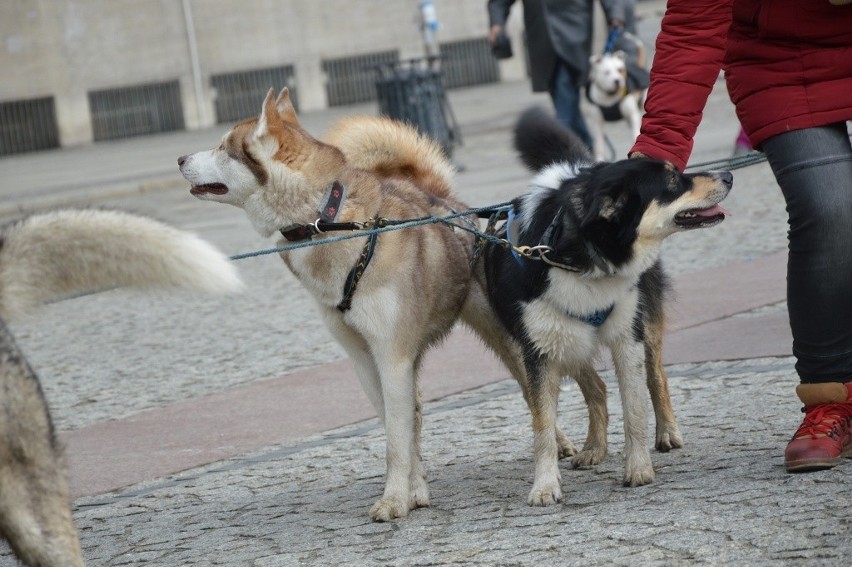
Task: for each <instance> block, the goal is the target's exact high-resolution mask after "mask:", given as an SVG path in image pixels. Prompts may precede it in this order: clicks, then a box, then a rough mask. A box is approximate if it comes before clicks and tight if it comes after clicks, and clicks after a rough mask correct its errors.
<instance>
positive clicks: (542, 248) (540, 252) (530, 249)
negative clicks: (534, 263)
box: [514, 244, 553, 260]
mask: <svg viewBox="0 0 852 567" xmlns="http://www.w3.org/2000/svg"><path fill="white" fill-rule="evenodd" d="M514 249H515V251H516V252H517V253H518V254H520V255H521V256H523V257H524V258H530V259H532V260H540V259H541V258H542V257H543V256H544V255H545V254H548V253H550V252H553V248H551V247H550V246H547V245H545V244H538V245H536V246H514Z"/></svg>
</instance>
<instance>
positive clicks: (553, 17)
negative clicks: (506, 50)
mask: <svg viewBox="0 0 852 567" xmlns="http://www.w3.org/2000/svg"><path fill="white" fill-rule="evenodd" d="M628 1H629V0H600V3H601V6H602V7H603V9H604V12H605V13H606V16H607V19H608V20H609V23H610V24H611V25H616V26H623V25H624V18H625V6H626V3H627V2H628ZM514 2H515V0H488V18H489V20H490V24H491V29H490V31H489V34H488V39H489V41H490V42H491V44H492V45H494V43H495V42H496V39H497V36H498V34H499V33H500V32H501V31H503V29H504V28H505V26H506V20H508V18H509V11H510V9H511V7H512V4H514ZM523 5H524V27H525V30H526V40H527V52H528V54H529V62H530V71H531V74H532V87H533V91H535V92H543V91H547V92H549V93H550V97H551V98H552V99H553V106H554V107H555V109H556V117H557V118H558V119H559V120H560V121H561V122H562V123H563V124H565V125H566V126H568V127H569V128H570V129H571V130H573V131H574V132H575V133H576V134H577V135H578V136H580V138H581V139H582V140H583V141H584V142H586V144H587V145H589V147H591V146H592V137H591V136H590V135H589V130H588V128H587V127H586V121H585V120H584V119H583V115H582V113H581V112H580V89H581V87H583V86H584V85H585V83H586V79H587V78H588V74H589V59H590V57H591V56H592V33H593V30H594V27H593V24H594V22H593V15H594V3H593V0H523Z"/></svg>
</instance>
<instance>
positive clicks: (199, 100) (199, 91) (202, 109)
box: [182, 0, 209, 128]
mask: <svg viewBox="0 0 852 567" xmlns="http://www.w3.org/2000/svg"><path fill="white" fill-rule="evenodd" d="M182 3H183V20H184V22H185V23H186V41H187V44H188V45H189V60H190V62H191V65H192V79H193V85H194V87H195V88H194V90H195V107H196V109H197V110H196V115H197V117H198V126H199V127H202V128H203V127H205V126H209V123H208V122H207V103H206V102H205V100H204V83H203V82H202V80H201V63H200V62H199V58H198V42H197V41H196V39H195V24H194V22H193V20H192V8H191V7H190V5H189V0H182Z"/></svg>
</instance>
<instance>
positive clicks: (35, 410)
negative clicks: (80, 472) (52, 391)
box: [0, 319, 83, 567]
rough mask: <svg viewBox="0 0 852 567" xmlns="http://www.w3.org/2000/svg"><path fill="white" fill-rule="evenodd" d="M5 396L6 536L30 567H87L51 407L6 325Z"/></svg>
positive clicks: (1, 343) (1, 492) (0, 434)
mask: <svg viewBox="0 0 852 567" xmlns="http://www.w3.org/2000/svg"><path fill="white" fill-rule="evenodd" d="M0 391H2V396H0V536H2V537H4V538H6V539H7V540H8V541H9V544H10V545H11V547H12V549H13V550H14V551H15V553H16V554H17V556H18V557H19V558H20V559H21V561H23V562H24V563H25V564H26V565H33V566H34V565H40V566H41V565H43V566H46V567H51V566H57V567H58V566H60V565H62V566H65V565H67V566H71V567H76V566H82V565H83V558H82V555H81V553H80V542H79V539H78V537H77V530H76V528H75V527H74V521H73V519H72V516H71V498H70V495H69V492H70V491H69V488H68V480H67V478H66V472H65V465H64V459H63V458H62V452H61V448H60V447H59V444H58V442H57V441H56V439H55V437H54V433H53V426H52V424H51V421H50V415H49V413H48V409H47V404H46V403H45V401H44V397H43V395H42V391H41V386H40V385H39V382H38V378H37V377H36V375H35V374H34V373H33V372H32V370H31V369H30V367H29V365H28V364H27V362H26V359H25V358H24V355H23V354H22V353H21V352H20V351H19V350H18V348H17V346H16V345H15V343H14V340H13V338H12V336H11V334H10V333H9V332H8V330H7V329H6V326H5V324H4V323H3V321H2V319H0Z"/></svg>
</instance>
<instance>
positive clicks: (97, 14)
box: [0, 0, 524, 145]
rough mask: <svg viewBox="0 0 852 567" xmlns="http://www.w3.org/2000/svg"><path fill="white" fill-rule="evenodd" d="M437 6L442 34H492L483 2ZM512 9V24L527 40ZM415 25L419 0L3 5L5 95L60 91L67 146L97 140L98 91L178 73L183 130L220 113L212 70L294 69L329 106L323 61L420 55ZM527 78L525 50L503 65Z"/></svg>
mask: <svg viewBox="0 0 852 567" xmlns="http://www.w3.org/2000/svg"><path fill="white" fill-rule="evenodd" d="M519 4H520V3H519ZM435 5H436V9H437V14H438V19H439V21H440V23H441V26H442V27H441V29H440V30H439V32H438V34H437V38H438V40H439V41H453V40H458V39H469V38H476V37H484V36H485V35H486V33H487V28H488V18H487V13H486V8H485V1H484V0H435ZM185 8H189V12H190V13H191V21H192V24H193V25H194V30H195V38H196V46H197V54H198V68H199V70H200V76H199V78H200V80H199V81H196V80H195V77H194V75H193V66H192V63H191V57H190V53H191V52H190V36H189V34H188V32H187V18H186V17H185ZM517 12H518V14H513V16H512V22H510V23H511V26H510V29H511V30H512V32H513V34H515V35H516V36H517V37H516V38H515V39H516V44H517V45H520V36H519V33H520V29H521V26H520V21H521V14H520V9H517ZM419 21H420V11H419V2H418V0H4V1H3V2H0V36H2V45H0V68H2V69H3V70H4V73H3V74H4V80H3V81H0V101H7V100H18V99H28V98H35V97H42V96H53V97H55V100H56V110H57V120H58V122H59V130H60V140H61V143H62V145H70V144H75V143H81V142H87V141H91V139H92V131H91V124H90V116H89V109H88V95H87V93H88V92H90V91H92V90H98V89H105V88H115V87H126V86H134V85H139V84H145V83H153V82H164V81H173V80H178V81H179V82H180V86H181V96H182V99H183V111H184V118H185V121H186V125H187V127H188V128H198V127H204V126H208V125H210V124H211V123H212V121H213V119H214V116H213V110H212V109H213V96H215V93H213V92H211V89H210V86H209V78H210V76H211V75H214V74H219V73H228V72H235V71H244V70H250V69H256V68H263V67H272V66H279V65H287V64H292V65H294V66H295V69H296V77H297V80H298V88H299V101H300V104H301V108H302V109H303V110H311V109H317V108H323V107H325V106H326V104H327V101H326V91H325V78H324V76H323V72H322V67H321V62H322V60H323V59H328V58H337V57H344V56H351V55H358V54H362V53H370V52H375V51H381V50H386V49H398V50H399V51H400V55H401V57H403V58H407V57H420V56H422V55H423V54H424V47H423V41H422V35H421V33H420V30H419ZM518 51H519V52H520V50H518ZM523 73H524V71H523V61H522V57H515V58H513V59H512V60H509V61H508V62H503V63H501V74H502V77H503V79H504V80H505V79H515V78H520V77H523ZM197 85H200V87H201V88H200V92H197V91H199V89H197V88H196V86H197ZM197 101H201V104H202V105H203V108H202V109H201V111H199V108H198V105H197V104H196V102H197Z"/></svg>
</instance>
